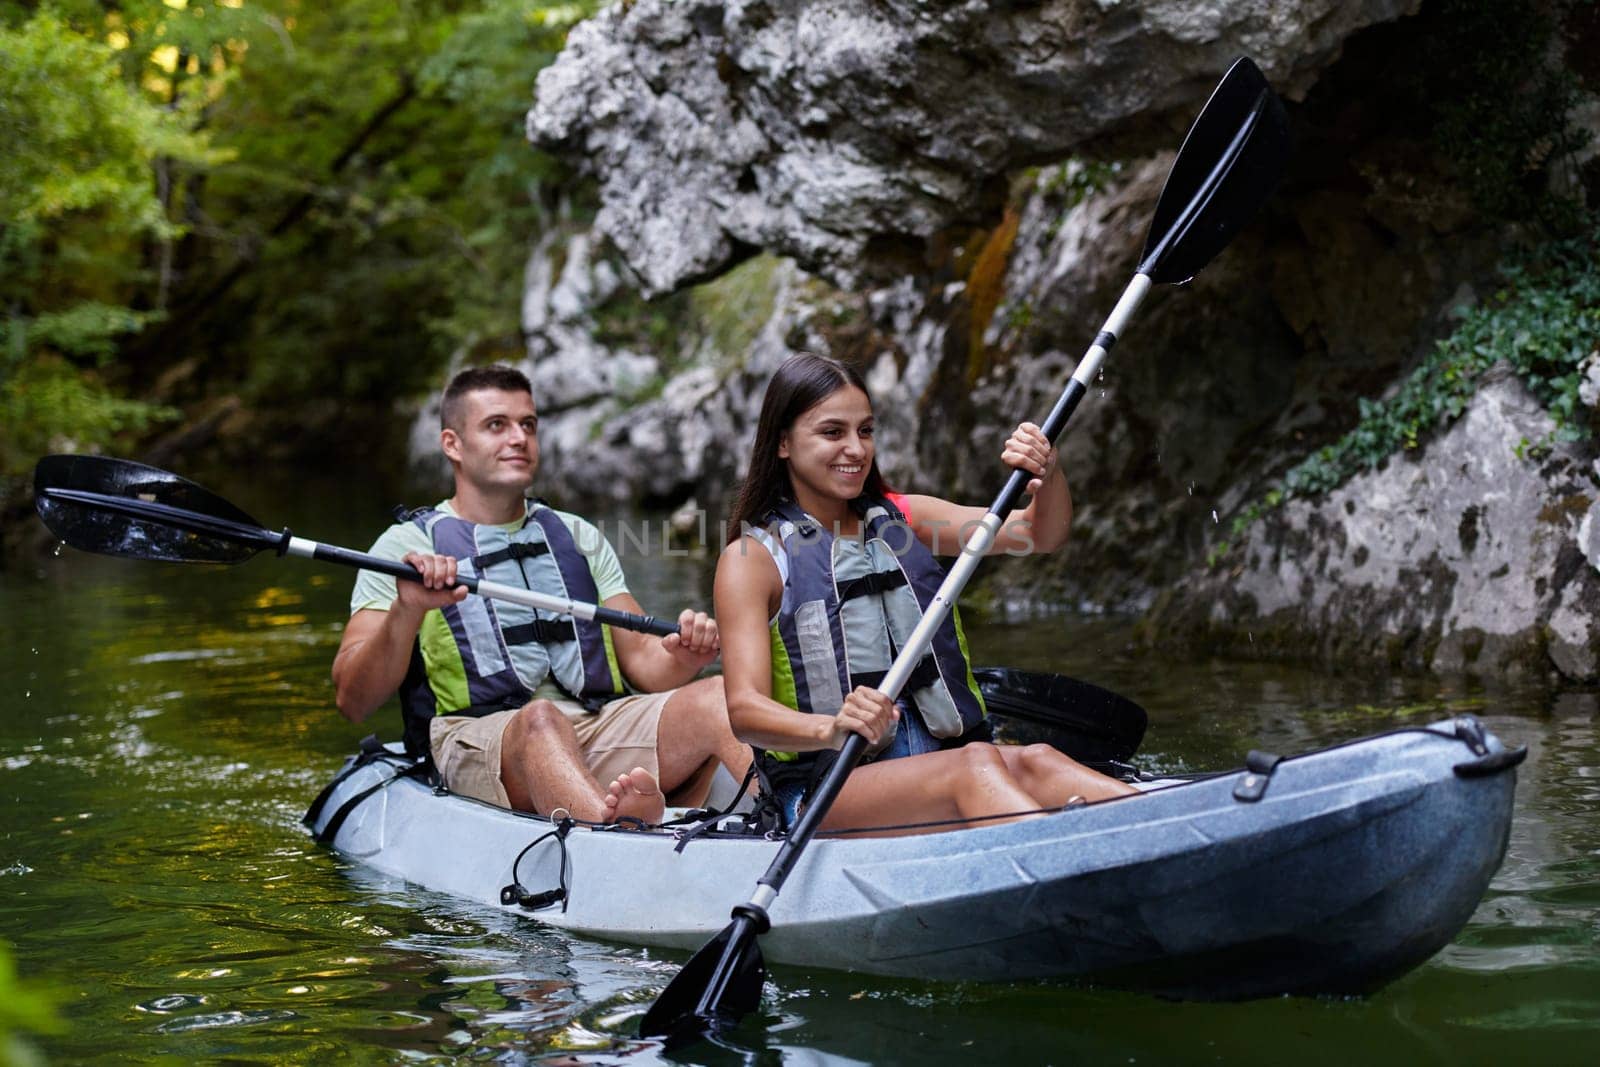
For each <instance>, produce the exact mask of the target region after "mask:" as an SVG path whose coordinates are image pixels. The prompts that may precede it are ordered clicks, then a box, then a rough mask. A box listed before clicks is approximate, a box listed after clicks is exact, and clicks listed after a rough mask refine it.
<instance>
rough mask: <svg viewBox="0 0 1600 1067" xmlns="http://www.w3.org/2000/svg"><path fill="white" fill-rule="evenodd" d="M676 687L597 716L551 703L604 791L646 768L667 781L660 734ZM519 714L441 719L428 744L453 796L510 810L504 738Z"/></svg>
mask: <svg viewBox="0 0 1600 1067" xmlns="http://www.w3.org/2000/svg"><path fill="white" fill-rule="evenodd" d="M676 692H677V690H676V689H669V690H667V691H666V692H664V693H639V694H635V695H630V696H625V697H619V698H617V699H616V700H613V701H611V703H609V704H606V705H605V706H604V707H602V708H601V709H600V710H599V711H597V712H589V711H585V710H584V709H583V705H581V704H579V703H577V702H576V701H573V700H567V699H564V698H561V697H556V698H554V699H552V700H551V703H552V704H554V705H555V706H556V707H558V708H560V709H561V711H562V713H563V714H565V715H566V717H567V721H568V722H570V723H571V724H572V729H573V732H574V733H576V734H577V735H578V749H579V751H581V752H582V753H583V757H584V763H585V765H586V766H587V767H588V768H589V773H590V774H592V775H594V778H595V780H596V781H597V782H599V783H600V787H601V788H602V789H604V788H605V787H606V786H607V785H609V784H610V783H611V780H612V779H613V778H615V777H616V776H617V775H619V774H621V773H623V772H624V771H631V770H633V769H634V768H635V767H643V768H644V769H645V770H647V771H649V772H650V773H651V774H652V775H654V776H655V777H656V779H657V780H660V778H661V768H660V766H659V764H658V763H657V762H656V732H657V729H658V728H659V726H660V723H661V709H662V708H664V707H666V705H667V701H668V700H670V699H672V696H673V694H674V693H676ZM515 714H516V711H515V710H513V711H497V712H495V713H494V714H493V715H484V716H481V717H477V718H474V717H472V716H470V715H441V716H439V717H437V718H435V719H434V720H433V722H432V723H430V724H429V728H428V742H429V747H431V748H432V749H433V762H434V766H436V767H438V768H439V774H440V775H441V776H442V777H443V778H444V783H445V785H446V786H448V787H449V789H450V791H451V792H452V793H459V794H460V795H461V796H466V797H473V798H475V799H477V800H483V801H487V802H488V803H490V804H498V805H499V806H500V807H502V808H509V807H510V806H511V800H510V798H508V797H507V796H506V790H505V786H504V785H503V784H501V781H500V740H501V737H502V736H503V735H504V734H505V729H506V726H507V725H508V724H509V723H510V722H511V717H512V716H513V715H515Z"/></svg>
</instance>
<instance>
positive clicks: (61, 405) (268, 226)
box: [0, 0, 598, 513]
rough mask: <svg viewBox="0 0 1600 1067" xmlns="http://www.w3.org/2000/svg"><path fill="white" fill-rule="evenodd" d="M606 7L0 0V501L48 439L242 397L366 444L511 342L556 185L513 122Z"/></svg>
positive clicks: (303, 451) (201, 434) (514, 352)
mask: <svg viewBox="0 0 1600 1067" xmlns="http://www.w3.org/2000/svg"><path fill="white" fill-rule="evenodd" d="M596 6H598V5H597V4H594V3H571V4H537V3H527V2H525V0H482V2H473V0H465V2H449V0H398V2H396V0H341V2H339V3H336V4H312V3H300V2H298V0H121V2H117V3H89V2H84V0H57V2H55V3H49V4H45V5H35V4H18V3H0V141H3V143H4V144H5V145H6V151H5V154H4V157H3V158H0V426H4V427H5V428H6V429H5V431H4V433H3V434H0V505H3V507H4V509H5V510H6V511H9V512H13V513H15V512H16V511H17V510H18V509H19V508H20V507H24V506H26V503H25V500H24V497H25V495H26V492H27V480H28V475H29V472H30V471H31V468H32V464H33V462H34V460H35V459H37V457H38V456H39V455H40V454H42V453H44V452H48V451H62V450H70V451H91V450H96V449H100V448H106V447H108V446H110V445H112V444H113V442H119V443H122V444H130V443H135V442H136V443H137V444H138V446H139V448H138V451H137V452H136V453H134V454H138V455H140V456H142V457H144V458H148V459H151V460H153V461H156V462H159V461H161V460H162V459H163V458H164V457H171V456H173V455H175V454H177V453H179V452H182V451H185V450H187V449H193V448H194V447H196V446H197V445H198V444H199V443H200V442H202V441H205V440H208V439H209V438H211V437H212V435H213V434H214V433H215V430H216V427H217V426H218V425H219V424H220V423H223V422H224V421H230V420H231V421H232V422H233V423H234V424H235V426H234V427H233V428H234V429H235V430H237V429H238V427H237V425H236V424H237V423H239V422H240V421H241V420H245V421H247V422H248V423H249V424H250V425H249V426H248V429H247V430H246V431H245V432H242V433H240V432H234V433H231V434H230V435H229V439H230V440H233V441H234V442H235V443H236V444H235V447H236V448H239V447H241V446H242V443H243V442H250V443H251V447H252V451H253V452H254V453H255V454H256V455H257V456H259V455H260V454H261V453H262V452H264V453H265V454H267V455H269V456H271V457H272V458H276V459H282V460H285V461H288V462H290V463H291V464H292V463H294V462H302V463H303V462H306V461H308V460H311V459H312V458H313V457H317V456H322V455H325V454H326V450H327V449H330V448H346V447H348V446H350V445H351V444H352V443H353V442H361V443H362V446H361V451H362V452H363V453H365V454H363V455H362V456H361V457H360V458H361V460H362V461H366V460H368V459H370V458H371V456H373V455H376V454H378V450H380V449H383V448H388V447H399V442H400V441H402V440H403V434H404V427H403V426H400V425H397V424H398V423H399V422H401V421H402V420H401V418H400V417H399V416H398V415H397V414H396V411H395V401H396V399H397V398H401V397H408V396H415V395H416V394H417V393H419V392H421V391H425V390H426V389H427V388H429V387H430V386H431V385H432V384H433V382H434V380H435V379H436V378H437V377H438V375H439V374H440V373H441V371H442V368H443V367H444V366H445V365H446V364H447V362H448V360H449V358H450V356H451V355H452V354H453V353H458V352H462V351H467V352H468V353H470V355H471V356H472V358H474V359H478V360H483V359H489V358H494V357H495V356H497V355H503V356H504V357H505V358H517V357H519V356H520V355H521V354H522V342H521V337H520V332H519V325H518V312H519V307H520V298H521V288H522V283H523V265H524V262H525V260H526V257H527V254H528V248H529V244H530V241H531V240H532V237H533V236H534V235H535V234H536V233H537V232H538V231H539V229H540V227H541V223H542V221H543V219H544V217H545V214H546V212H547V211H548V210H549V209H550V204H551V197H552V195H553V194H552V192H551V190H555V189H560V188H561V187H562V185H563V183H564V182H566V181H568V180H569V178H568V176H567V175H566V174H564V172H563V170H562V168H561V166H560V165H559V164H558V163H557V162H556V161H554V160H552V159H551V158H550V157H549V156H547V155H545V154H543V153H540V152H538V151H536V150H535V149H534V148H532V147H530V146H529V145H528V143H527V141H526V140H525V138H524V136H523V132H522V128H523V119H524V115H525V114H526V112H527V108H528V106H529V103H530V101H531V99H532V89H533V82H534V77H535V75H536V74H537V73H538V71H539V69H540V68H541V67H542V66H544V65H545V64H547V63H548V62H549V61H550V60H551V59H552V58H553V57H554V54H555V52H556V51H558V50H559V48H560V46H561V42H562V40H563V38H564V36H565V33H566V31H567V29H568V28H569V27H570V26H572V25H573V24H574V23H576V22H577V21H579V20H581V19H582V18H583V17H585V16H586V15H588V14H589V13H591V12H592V10H593V9H594V8H595V7H596ZM232 458H233V460H234V461H240V460H244V461H248V459H249V458H250V457H249V456H234V457H232ZM396 466H399V464H396Z"/></svg>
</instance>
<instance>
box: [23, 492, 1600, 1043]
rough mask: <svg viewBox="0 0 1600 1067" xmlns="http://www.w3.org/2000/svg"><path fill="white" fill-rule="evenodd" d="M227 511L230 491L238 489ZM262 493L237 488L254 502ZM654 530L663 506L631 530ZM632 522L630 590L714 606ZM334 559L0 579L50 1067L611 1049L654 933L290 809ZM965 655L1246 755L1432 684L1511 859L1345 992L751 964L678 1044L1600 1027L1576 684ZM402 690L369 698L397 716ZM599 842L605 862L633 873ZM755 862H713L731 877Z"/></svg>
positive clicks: (355, 733) (1022, 629)
mask: <svg viewBox="0 0 1600 1067" xmlns="http://www.w3.org/2000/svg"><path fill="white" fill-rule="evenodd" d="M245 503H246V505H247V506H248V501H246V502H245ZM341 504H342V505H343V506H344V512H343V513H344V514H345V515H346V516H350V515H357V514H359V515H361V516H363V517H364V518H363V519H362V520H361V521H355V520H353V519H350V518H348V517H347V518H345V519H344V520H342V521H340V520H337V519H336V520H334V522H335V525H330V523H329V520H328V519H326V517H325V516H326V515H327V514H328V513H329V512H330V511H331V510H333V509H332V508H331V507H329V506H328V505H327V504H326V502H325V501H323V502H319V501H318V500H317V499H315V497H314V496H304V497H301V498H297V499H296V500H295V501H293V502H291V503H290V504H289V505H287V511H288V514H287V515H286V514H284V513H283V509H282V508H280V509H279V512H278V513H277V514H275V515H273V516H272V517H273V518H274V519H276V520H277V521H280V522H281V521H289V522H291V524H292V525H294V526H295V529H296V532H298V533H303V534H306V535H308V536H314V537H319V538H323V539H326V540H328V541H331V542H334V543H342V544H346V545H353V546H355V547H365V545H366V543H367V542H368V541H369V540H370V539H371V536H372V533H373V530H374V528H375V527H376V526H378V525H381V523H382V521H383V520H382V519H381V518H380V517H378V516H381V515H382V514H383V511H382V510H380V509H378V508H377V507H376V504H375V503H374V504H373V505H372V506H367V505H366V504H353V503H352V502H351V501H348V500H346V501H341ZM265 511H267V509H265V508H263V509H261V510H260V511H258V512H257V513H258V514H262V513H264V512H265ZM653 529H655V530H657V531H658V530H659V526H654V527H653ZM651 552H652V554H653V555H655V556H656V557H658V558H656V559H655V560H653V561H652V562H651V563H650V565H649V566H647V565H646V563H645V561H644V560H642V559H641V558H639V557H640V555H641V552H639V551H638V550H637V549H635V550H633V551H632V552H631V553H630V552H625V553H624V560H623V562H624V565H625V567H627V569H628V570H629V573H630V577H631V578H632V579H633V583H634V586H635V590H636V592H637V593H638V595H639V597H640V599H641V600H642V601H643V602H644V603H645V605H646V607H647V608H649V609H652V610H655V611H657V612H658V613H662V614H666V613H668V611H669V609H674V608H676V607H677V606H679V605H683V604H701V605H703V604H705V603H706V602H707V600H708V590H707V588H706V578H705V568H704V565H703V564H702V563H701V562H698V561H696V560H694V559H689V558H683V557H674V558H670V559H665V560H662V559H660V558H659V556H660V552H659V540H657V541H656V542H654V543H653V545H652V547H651ZM351 577H352V575H351V573H350V572H348V571H344V570H341V569H337V568H332V567H326V566H323V565H319V564H312V563H306V562H301V561H292V560H277V559H273V558H271V557H270V556H268V557H264V558H260V557H258V558H257V559H255V560H252V561H250V562H249V563H246V564H242V565H239V566H236V567H231V568H210V567H208V568H198V567H181V566H173V565H162V564H151V563H139V562H129V561H121V560H110V559H104V558H100V557H90V556H85V555H82V554H79V553H76V552H74V551H72V550H70V549H69V550H64V551H62V552H61V553H60V554H59V555H56V556H48V555H46V556H44V557H42V558H40V559H37V560H31V561H28V562H26V563H24V564H22V565H19V566H15V567H13V568H12V569H11V570H10V571H8V572H5V573H0V598H3V603H4V605H5V618H6V627H5V633H4V636H3V637H0V677H3V678H4V679H5V682H6V685H5V688H4V692H3V695H0V939H4V940H5V941H8V942H10V943H11V945H12V946H13V949H14V953H15V956H16V961H17V966H18V969H19V971H20V973H21V976H22V978H23V980H24V981H27V982H29V983H31V984H33V985H36V986H46V987H49V988H51V989H53V990H54V991H55V992H56V994H57V996H58V998H59V1001H60V1014H61V1016H62V1018H63V1020H64V1023H65V1026H64V1028H63V1030H62V1032H60V1033H58V1034H55V1035H47V1036H38V1037H34V1038H32V1040H33V1042H34V1044H35V1046H36V1047H37V1048H38V1049H39V1050H40V1051H41V1052H42V1053H43V1054H44V1056H45V1057H46V1058H47V1059H48V1060H50V1061H52V1062H61V1063H95V1062H103V1063H122V1062H143V1061H150V1060H158V1059H169V1058H170V1059H172V1060H194V1061H209V1062H218V1061H228V1062H236V1063H250V1062H259V1063H301V1062H327V1061H353V1062H383V1063H388V1062H399V1061H412V1060H418V1059H422V1060H434V1061H454V1060H458V1059H459V1060H462V1061H477V1060H485V1059H491V1060H497V1061H501V1062H512V1063H516V1062H525V1061H534V1060H539V1061H550V1062H563V1063H612V1062H619V1061H622V1060H624V1059H626V1060H627V1061H628V1062H630V1063H638V1062H650V1061H652V1060H655V1059H659V1058H661V1053H660V1051H659V1049H657V1048H656V1047H655V1046H654V1045H652V1044H650V1043H648V1042H641V1041H639V1040H638V1039H636V1038H635V1037H634V1036H633V1031H634V1029H635V1027H636V1025H637V1018H638V1016H639V1014H641V1013H642V1012H643V1010H644V1008H645V1007H646V1006H648V1004H649V1003H650V1002H651V1000H652V999H653V998H654V996H655V994H656V993H657V992H659V990H660V989H661V987H662V986H663V985H664V984H665V983H666V981H667V980H668V979H669V978H670V977H671V976H672V974H674V973H675V972H676V968H677V966H678V964H679V963H681V962H682V957H681V956H675V955H673V954H670V953H666V954H663V953H661V952H659V951H653V952H649V953H647V952H645V951H643V950H640V949H636V948H632V947H628V946H619V945H609V944H601V943H595V942H589V941H584V940H580V939H575V938H572V937H568V936H565V935H562V934H560V933H556V932H553V931H550V930H547V929H541V928H540V927H539V926H537V925H536V924H534V923H532V922H530V921H528V920H526V919H519V918H516V917H513V916H511V915H508V914H506V913H504V912H501V911H498V910H496V909H492V908H487V907H483V906H478V905H473V904H468V903H463V902H461V901H459V900H456V899H453V898H448V897H444V896H440V895H438V894H434V893H429V892H426V891H422V890H419V889H416V888H413V887H410V886H408V885H406V884H404V883H401V882H397V881H394V880H390V879H385V878H381V877H377V876H374V875H371V874H369V873H367V872H364V871H363V870H362V869H361V868H360V867H358V866H356V865H354V864H352V863H350V862H347V861H346V860H344V859H342V858H341V857H339V856H338V855H336V854H334V853H332V852H330V851H328V850H326V849H324V848H321V847H319V846H317V845H315V844H313V843H312V841H311V840H310V839H309V838H308V837H307V836H306V834H305V833H304V832H303V830H302V829H301V827H300V825H299V821H298V820H299V817H300V815H301V813H302V811H303V810H304V807H305V805H306V804H307V803H308V802H309V801H310V799H311V798H312V797H313V796H314V795H315V793H316V791H317V789H318V788H319V787H320V786H321V784H322V783H323V782H324V781H326V780H327V779H328V778H329V777H330V776H331V775H332V774H333V772H334V771H335V770H336V769H337V767H338V765H339V763H340V761H341V759H342V758H343V756H344V755H345V754H346V753H347V752H349V751H351V750H353V748H354V746H355V744H356V742H357V741H358V740H359V739H360V737H361V736H362V735H364V734H365V733H367V732H368V730H367V729H366V728H363V727H361V726H355V725H351V724H349V723H346V722H345V721H344V720H343V719H341V718H340V717H339V716H338V715H337V714H336V713H335V712H334V710H333V708H332V700H331V697H332V693H331V686H330V683H329V682H328V665H329V663H330V661H331V659H332V656H333V652H334V650H335V648H336V647H337V644H338V640H339V633H340V628H341V625H342V621H343V618H344V615H345V612H346V604H347V602H348V595H349V586H350V580H351ZM969 630H971V631H974V641H973V643H974V651H975V655H976V658H978V659H979V660H980V661H982V662H988V663H997V662H1006V663H1010V664H1014V665H1017V666H1023V667H1033V668H1040V669H1049V670H1054V671H1059V672H1062V673H1067V674H1070V675H1074V676H1076V677H1079V678H1083V679H1086V680H1089V681H1093V682H1096V683H1098V684H1100V685H1103V686H1106V687H1108V688H1111V689H1113V690H1116V691H1118V692H1121V693H1123V694H1124V695H1126V696H1129V697H1131V698H1132V699H1134V700H1136V701H1138V702H1139V703H1141V704H1143V705H1144V706H1145V707H1146V708H1147V710H1148V711H1149V714H1150V729H1149V733H1148V735H1147V738H1146V742H1145V747H1144V750H1143V755H1142V762H1143V764H1144V765H1145V766H1147V767H1150V768H1152V769H1156V770H1163V771H1182V770H1203V769H1217V768H1223V767H1233V766H1237V765H1239V763H1240V762H1241V760H1242V758H1243V754H1244V752H1245V751H1246V750H1248V749H1249V748H1253V747H1254V748H1264V749H1269V750H1272V751H1276V752H1294V751H1297V750H1301V749H1304V748H1307V747H1311V746H1315V745H1322V744H1329V743H1333V742H1336V741H1341V740H1345V739H1349V738H1352V737H1356V736H1359V735H1362V734H1367V733H1374V732H1377V731H1380V730H1384V729H1388V728H1391V727H1394V726H1397V725H1402V724H1420V723H1424V722H1428V721H1432V720H1434V719H1438V718H1443V717H1447V716H1449V715H1452V714H1456V713H1459V712H1471V713H1473V714H1475V715H1478V716H1479V717H1480V718H1482V719H1483V720H1484V721H1485V722H1486V723H1487V724H1488V725H1489V726H1490V727H1491V728H1492V729H1493V730H1494V731H1496V732H1497V733H1499V734H1500V736H1501V737H1502V738H1504V739H1505V740H1506V741H1507V742H1508V743H1509V744H1525V745H1527V746H1528V747H1529V750H1530V756H1529V758H1528V761H1527V762H1526V763H1525V764H1524V765H1523V766H1522V768H1521V769H1520V771H1519V785H1518V790H1517V808H1516V820H1515V824H1514V827H1513V830H1512V835H1511V844H1510V849H1509V852H1508V854H1507V856H1506V860H1505V864H1504V866H1503V867H1502V869H1501V871H1500V873H1499V875H1498V876H1497V877H1496V878H1495V880H1494V883H1493V885H1492V886H1491V888H1490V891H1489V893H1488V894H1487V895H1486V897H1485V898H1484V900H1483V902H1482V904H1481V905H1480V906H1479V908H1478V909H1477V912H1476V913H1475V914H1474V916H1473V918H1472V921H1471V923H1470V924H1469V925H1468V927H1467V928H1466V929H1465V930H1464V931H1463V932H1462V933H1461V935H1460V936H1459V937H1458V938H1457V939H1456V941H1455V943H1454V944H1452V945H1451V946H1449V947H1448V948H1446V949H1445V950H1444V951H1443V952H1441V953H1439V954H1438V955H1437V956H1436V957H1434V959H1432V960H1430V961H1429V962H1428V963H1426V964H1425V965H1423V966H1422V967H1421V968H1419V969H1418V970H1416V971H1414V972H1413V973H1411V974H1410V975H1407V976H1406V977H1404V978H1402V979H1401V980H1399V981H1397V982H1395V983H1394V984H1393V985H1391V986H1389V987H1387V988H1386V989H1384V990H1382V991H1380V992H1378V993H1376V994H1374V995H1371V996H1368V997H1365V998H1352V999H1333V998H1278V999H1272V1000H1265V1001H1255V1002H1250V1003H1243V1004H1196V1003H1175V1002H1169V1001H1163V1000H1159V999H1156V998H1153V997H1150V996H1145V995H1139V994H1133V993H1125V992H1117V991H1109V990H1101V989H1095V988H1092V987H1085V986H1081V985H1073V984H1071V983H1062V982H1054V983H1037V982H1028V983H1019V984H955V985H953V984H934V983H923V982H916V981H901V980H886V979H879V978H870V977H862V976H858V975H850V974H843V973H830V972H821V971H804V970H794V969H785V968H778V969H776V970H775V971H774V972H773V974H772V977H771V981H770V982H769V984H768V987H767V996H766V999H765V1002H764V1005H763V1017H762V1018H761V1019H759V1020H757V1022H758V1023H760V1024H762V1025H756V1026H746V1027H745V1028H743V1029H741V1030H740V1031H739V1032H738V1033H736V1034H735V1035H734V1036H733V1038H732V1039H731V1043H732V1044H733V1046H735V1047H734V1048H732V1049H715V1048H707V1047H702V1048H700V1049H697V1050H695V1051H693V1052H691V1053H688V1054H686V1055H684V1056H683V1058H684V1059H686V1060H689V1061H705V1062H727V1063H733V1062H758V1063H776V1062H779V1061H780V1060H784V1061H797V1062H802V1063H853V1062H861V1063H912V1062H915V1063H941V1062H947V1063H968V1062H971V1061H972V1060H973V1059H975V1058H977V1057H991V1058H993V1057H1004V1058H1005V1059H1007V1060H1012V1061H1017V1062H1023V1063H1213V1062H1221V1063H1283V1062H1295V1063H1299V1064H1318V1063H1330V1064H1331V1063H1340V1064H1344V1063H1349V1062H1350V1061H1352V1060H1362V1061H1365V1062H1370V1063H1401V1062H1404V1063H1500V1062H1507V1061H1511V1060H1513V1059H1515V1060H1525V1061H1533V1062H1542V1063H1580V1062H1581V1063H1592V1062H1595V1061H1596V1059H1597V1056H1600V952H1597V941H1600V803H1597V800H1600V736H1597V726H1600V714H1597V712H1600V694H1597V693H1596V692H1594V691H1592V690H1575V689H1567V690H1560V689H1555V688H1549V687H1546V686H1542V685H1530V686H1522V687H1504V688H1495V689H1485V688H1482V687H1478V686H1474V685H1470V684H1464V683H1462V682H1459V681H1451V680H1443V679H1438V678H1431V677H1410V676H1393V675H1385V674H1383V673H1381V672H1378V671H1375V670H1373V671H1362V672H1351V673H1341V674H1329V673H1320V672H1314V671H1309V670H1301V669H1294V668H1288V667H1283V666H1276V665H1262V664H1251V663H1228V662H1215V661H1206V662H1183V661H1178V660H1174V659H1172V658H1170V657H1167V656H1152V655H1149V654H1144V653H1140V652H1137V651H1135V650H1132V649H1131V648H1130V646H1129V644H1128V643H1127V640H1126V636H1125V628H1124V627H1122V626H1121V625H1120V624H1118V623H1116V622H1114V621H1106V620H1086V619H1079V618H1067V617H1062V618H1049V619H1043V620H1039V619H1036V620H1033V621H1029V622H1020V623H999V622H994V621H990V622H988V623H986V624H983V625H977V624H974V623H973V622H972V621H971V620H969ZM397 720H398V716H397V714H396V713H393V712H392V711H385V712H382V713H380V719H379V720H378V721H377V725H378V727H379V728H380V729H381V730H382V731H384V732H385V733H386V734H387V735H388V736H394V735H395V733H396V732H397V731H396V725H397ZM627 876H628V875H627V872H617V877H627ZM751 888H752V887H750V886H743V885H740V886H730V887H729V903H730V905H731V904H732V903H734V902H735V900H736V899H739V900H742V899H744V898H745V897H746V896H747V895H748V893H749V892H750V889H751Z"/></svg>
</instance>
